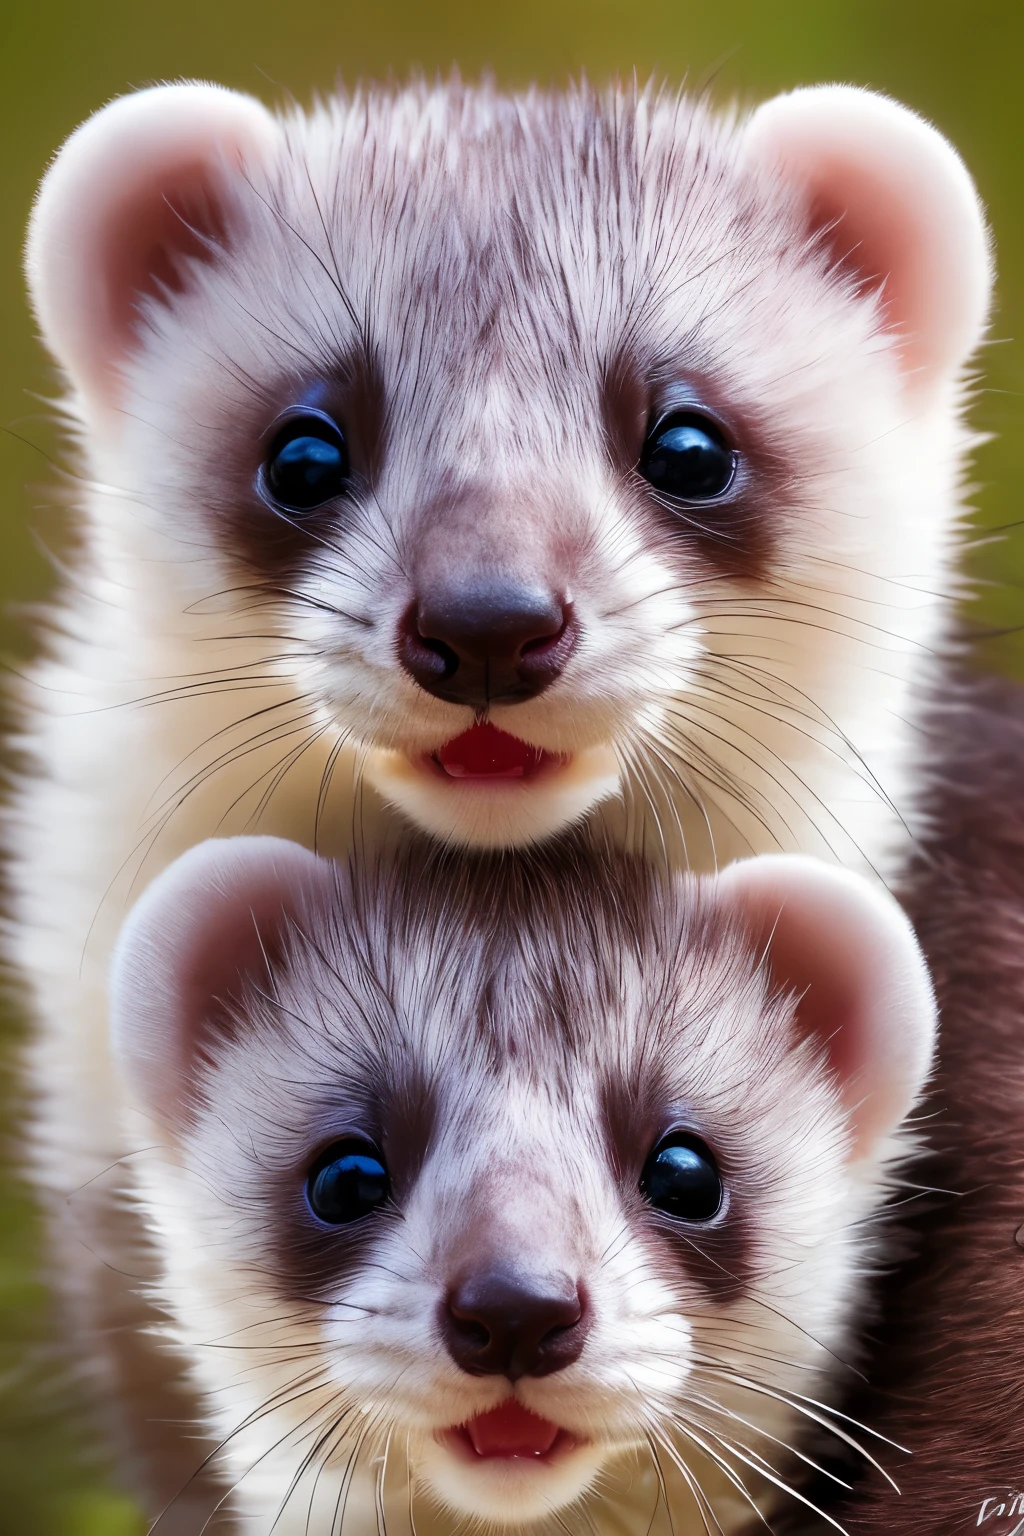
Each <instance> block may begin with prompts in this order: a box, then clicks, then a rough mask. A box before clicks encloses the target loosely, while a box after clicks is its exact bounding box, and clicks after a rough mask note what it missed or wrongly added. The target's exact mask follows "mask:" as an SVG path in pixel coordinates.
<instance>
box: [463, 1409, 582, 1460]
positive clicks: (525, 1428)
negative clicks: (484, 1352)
mask: <svg viewBox="0 0 1024 1536" xmlns="http://www.w3.org/2000/svg"><path fill="white" fill-rule="evenodd" d="M464 1427H465V1430H466V1434H467V1435H468V1436H469V1439H470V1442H471V1444H472V1446H473V1449H474V1451H476V1453H477V1455H478V1456H487V1457H490V1456H546V1455H547V1453H548V1451H550V1449H551V1447H552V1446H553V1445H554V1443H555V1441H556V1440H557V1439H558V1436H559V1428H558V1425H557V1424H552V1423H551V1422H550V1421H549V1420H548V1419H540V1418H538V1417H537V1415H536V1414H535V1413H530V1411H529V1409H527V1408H523V1407H521V1406H520V1404H519V1403H517V1402H516V1401H515V1399H514V1398H510V1399H509V1401H508V1402H507V1403H502V1405H501V1407H500V1408H492V1409H491V1411H490V1413H482V1414H481V1415H480V1417H479V1418H477V1419H470V1421H469V1423H468V1424H467V1425H465V1426H464Z"/></svg>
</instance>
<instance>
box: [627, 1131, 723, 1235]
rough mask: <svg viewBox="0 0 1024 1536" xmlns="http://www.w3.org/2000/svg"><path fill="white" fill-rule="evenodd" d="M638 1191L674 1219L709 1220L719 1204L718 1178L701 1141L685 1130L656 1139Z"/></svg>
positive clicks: (720, 1192) (719, 1185)
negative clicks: (662, 1139) (656, 1142)
mask: <svg viewBox="0 0 1024 1536" xmlns="http://www.w3.org/2000/svg"><path fill="white" fill-rule="evenodd" d="M640 1192H641V1194H643V1195H644V1196H645V1198H646V1199H648V1200H649V1201H650V1203H651V1204H652V1205H653V1206H654V1208H655V1210H657V1211H664V1212H665V1215H666V1216H674V1217H675V1219H676V1220H677V1221H710V1220H711V1218H712V1216H715V1215H717V1214H718V1212H719V1211H720V1210H721V1207H722V1180H721V1178H720V1177H719V1174H718V1169H717V1168H716V1167H715V1160H714V1158H713V1157H712V1156H711V1153H710V1152H709V1151H708V1148H707V1147H706V1146H705V1145H704V1143H703V1142H702V1141H701V1140H700V1139H699V1138H698V1137H696V1136H690V1135H689V1134H687V1133H686V1132H685V1131H676V1132H673V1134H672V1135H671V1136H666V1137H665V1139H664V1141H659V1142H658V1145H657V1146H656V1147H655V1149H654V1151H653V1152H652V1153H651V1155H650V1157H649V1158H648V1159H647V1162H646V1164H645V1165H644V1171H643V1173H642V1174H641V1176H640Z"/></svg>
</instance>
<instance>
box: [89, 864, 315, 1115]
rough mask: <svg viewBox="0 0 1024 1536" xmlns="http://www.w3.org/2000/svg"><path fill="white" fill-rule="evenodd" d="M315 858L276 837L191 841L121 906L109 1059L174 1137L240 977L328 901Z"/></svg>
mask: <svg viewBox="0 0 1024 1536" xmlns="http://www.w3.org/2000/svg"><path fill="white" fill-rule="evenodd" d="M336 881H337V871H336V868H335V866H334V865H333V864H331V863H330V862H329V861H328V860H326V859H319V858H317V857H316V855H315V854H312V853H309V852H307V850H306V849H305V848H300V847H299V845H298V844H297V843H290V842H286V841H285V840H284V839H283V838H277V837H236V838H224V839H211V840H210V841H209V842H205V843H200V844H199V846H198V847H196V848H192V849H190V850H189V852H188V853H185V854H183V855H182V856H181V858H179V859H178V860H176V862H175V863H173V864H172V865H171V866H170V867H169V868H168V869H166V870H164V872H163V873H162V874H160V875H158V876H157V878H156V879H155V880H154V881H153V883H152V884H151V885H150V886H149V887H148V888H147V889H146V891H145V892H144V893H143V895H142V896H141V897H140V899H139V901H138V902H137V903H136V905H135V907H134V908H133V909H132V911H131V912H130V913H129V915H128V918H127V920H126V922H125V924H124V927H123V928H122V930H121V933H120V936H119V938H118V941H117V944H116V946H115V949H114V955H113V960H112V963H111V972H110V1027H111V1039H112V1046H113V1051H114V1056H115V1059H116V1060H117V1062H118V1065H119V1067H120V1069H121V1072H122V1074H123V1076H124V1078H125V1080H126V1083H127V1086H128V1088H129V1091H130V1093H131V1095H132V1097H133V1099H134V1101H135V1102H136V1104H137V1105H138V1106H139V1107H141V1108H143V1109H145V1110H146V1111H147V1112H148V1113H149V1114H151V1115H152V1116H153V1118H154V1119H156V1120H158V1121H160V1122H162V1123H163V1124H164V1125H165V1126H167V1127H168V1129H170V1130H171V1131H172V1133H175V1132H177V1131H180V1130H181V1129H182V1128H183V1127H184V1126H186V1125H187V1124H188V1121H189V1117H190V1114H191V1111H192V1108H193V1104H194V1098H193V1085H194V1080H195V1070H196V1066H197V1063H198V1061H199V1059H200V1057H201V1054H202V1051H203V1047H204V1042H205V1043H207V1044H208V1043H209V1040H210V1037H211V1033H215V1032H216V1029H217V1028H218V1024H219V1023H222V1021H223V1017H224V1006H225V1004H226V1003H227V1002H228V1001H229V1000H230V999H231V998H233V997H234V998H237V997H238V995H239V992H240V990H241V988H242V986H243V985H244V983H245V981H246V980H247V979H248V980H249V981H255V982H256V983H257V985H258V984H260V983H261V982H263V983H264V984H266V982H267V980H268V972H267V964H268V960H272V958H273V956H274V954H275V953H276V952H277V951H278V950H279V948H280V945H281V943H282V941H283V940H284V939H285V937H286V935H287V933H288V931H289V929H290V928H291V927H292V926H293V925H296V924H297V925H299V926H301V925H302V921H303V914H304V913H305V912H306V911H307V910H308V909H309V905H310V904H311V903H316V902H317V901H318V900H319V901H320V903H321V904H322V902H323V900H324V897H325V894H326V895H327V896H328V899H330V898H331V897H333V895H334V893H335V888H336Z"/></svg>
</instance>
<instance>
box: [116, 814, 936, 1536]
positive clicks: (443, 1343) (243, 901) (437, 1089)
mask: <svg viewBox="0 0 1024 1536" xmlns="http://www.w3.org/2000/svg"><path fill="white" fill-rule="evenodd" d="M111 1006H112V1027H113V1032H114V1043H115V1054H116V1056H117V1059H118V1061H119V1064H120V1066H121V1068H122V1070H123V1071H124V1073H125V1079H126V1101H127V1103H128V1104H129V1105H130V1106H131V1109H132V1111H133V1113H134V1114H136V1115H138V1116H139V1117H140V1124H139V1125H138V1126H137V1127H135V1129H134V1132H133V1133H134V1134H137V1135H143V1134H144V1135H145V1137H146V1151H145V1153H144V1154H143V1155H141V1156H140V1157H138V1158H137V1159H135V1160H134V1161H133V1179H134V1184H135V1189H136V1196H137V1199H138V1200H139V1202H140V1205H141V1209H142V1212H143V1214H144V1216H145V1219H146V1221H147V1222H148V1224H149V1226H150V1229H151V1231H152V1233H153V1236H154V1240H155V1243H156V1246H157V1249H158V1252H159V1255H160V1261H161V1265H160V1275H159V1278H158V1280H157V1282H156V1284H155V1286H154V1288H153V1289H154V1291H155V1294H156V1296H157V1298H158V1300H159V1303H160V1304H161V1307H162V1310H163V1311H164V1313H165V1314H166V1316H167V1318H168V1321H169V1335H170V1338H171V1339H172V1340H173V1342H174V1344H175V1345H176V1347H177V1348H178V1349H179V1351H180V1352H181V1354H182V1355H183V1356H184V1357H185V1358H186V1359H187V1360H188V1361H189V1362H190V1365H191V1370H192V1375H193V1379H194V1381H195V1383H196V1385H197V1386H198V1387H199V1388H200V1390H201V1392H202V1393H203V1396H204V1399H205V1401H206V1403H207V1411H208V1414H209V1417H210V1420H211V1422H212V1428H213V1433H214V1438H215V1439H216V1440H217V1441H218V1442H219V1444H220V1446H221V1460H222V1463H223V1470H224V1472H225V1477H226V1485H227V1486H228V1487H230V1488H231V1489H232V1490H233V1493H232V1495H231V1496H230V1499H228V1496H227V1495H225V1500H226V1502H230V1504H231V1506H232V1508H233V1509H234V1510H235V1512H236V1514H237V1517H238V1519H239V1522H240V1529H241V1530H242V1531H244V1532H245V1533H246V1536H270V1533H271V1532H272V1531H273V1532H281V1533H293V1532H294V1533H296V1536H298V1533H299V1532H302V1533H310V1536H311V1533H314V1532H315V1533H321V1532H322V1533H324V1536H328V1533H333V1536H350V1533H355V1536H365V1533H366V1532H367V1531H368V1530H371V1529H374V1528H375V1527H376V1523H377V1512H378V1511H380V1517H381V1519H382V1520H386V1525H387V1529H389V1530H398V1531H401V1532H403V1533H405V1532H407V1531H414V1530H418V1531H430V1532H431V1533H445V1532H450V1531H452V1530H454V1529H458V1528H462V1524H463V1522H465V1521H467V1520H469V1521H472V1522H479V1523H482V1524H486V1526H487V1528H488V1529H496V1528H497V1529H509V1528H515V1529H520V1528H523V1527H526V1526H529V1527H530V1528H532V1529H536V1530H538V1532H540V1531H549V1530H550V1531H552V1532H554V1531H555V1530H562V1531H564V1530H574V1529H577V1528H578V1529H580V1530H600V1531H601V1532H602V1533H623V1536H633V1533H635V1536H646V1533H648V1532H650V1531H654V1530H657V1531H661V1530H664V1531H666V1532H667V1531H669V1530H672V1531H676V1532H681V1531H687V1532H689V1531H698V1530H701V1529H704V1528H705V1526H706V1524H708V1523H710V1524H711V1525H712V1527H713V1528H717V1529H718V1530H720V1531H721V1532H722V1533H723V1536H732V1533H733V1532H736V1531H739V1530H743V1529H746V1528H747V1527H748V1526H749V1523H750V1521H751V1520H754V1521H755V1522H756V1520H757V1518H758V1516H759V1514H769V1513H771V1512H772V1511H773V1510H775V1509H776V1508H777V1507H779V1506H780V1505H785V1504H786V1503H787V1502H789V1500H788V1499H787V1497H786V1494H787V1491H788V1489H789V1487H790V1484H791V1480H792V1479H793V1477H794V1475H795V1470H797V1469H798V1468H799V1462H798V1457H799V1454H800V1452H799V1446H800V1442H801V1439H802V1438H805V1431H806V1430H807V1429H808V1428H811V1429H817V1428H818V1427H819V1426H821V1425H828V1426H829V1427H830V1429H831V1430H832V1432H833V1433H834V1434H835V1435H836V1436H837V1437H838V1438H839V1439H840V1440H841V1441H842V1443H843V1444H849V1443H851V1435H850V1430H849V1426H848V1425H847V1424H846V1423H844V1421H843V1420H842V1418H835V1417H833V1416H832V1414H831V1413H830V1411H829V1406H828V1405H829V1404H830V1403H832V1402H834V1400H835V1397H836V1395H837V1393H839V1392H841V1391H842V1390H843V1389H844V1388H848V1386H849V1378H850V1376H851V1375H852V1374H853V1373H852V1371H851V1370H849V1369H847V1371H846V1372H845V1374H844V1371H843V1369H842V1366H841V1362H845V1363H846V1366H847V1367H848V1368H849V1367H850V1366H851V1365H852V1361H853V1359H854V1357H855V1354H856V1350H857V1320H858V1316H859V1310H860V1305H861V1292H862V1288H863V1284H864V1281H865V1278H866V1276H868V1275H869V1274H870V1273H871V1272H872V1270H873V1269H874V1268H875V1267H876V1266H877V1265H878V1264H879V1262H880V1261H881V1259H882V1256H883V1254H884V1251H885V1243H884V1239H883V1237H882V1236H881V1234H880V1233H879V1232H878V1231H876V1230H875V1227H874V1223H873V1218H874V1216H875V1214H876V1212H877V1210H878V1208H879V1206H880V1205H882V1204H883V1203H884V1201H885V1199H886V1197H887V1195H888V1193H889V1191H890V1189H891V1187H892V1183H893V1179H894V1178H895V1177H896V1176H897V1174H898V1167H899V1162H900V1159H901V1157H902V1156H904V1155H905V1154H906V1151H907V1149H908V1143H907V1142H906V1141H905V1140H904V1132H903V1131H902V1129H901V1126H902V1122H903V1120H904V1118H905V1115H906V1112H907V1111H908V1109H909V1108H910V1107H911V1106H912V1104H913V1103H914V1101H915V1099H916V1098H917V1096H918V1093H919V1090H920V1088H921V1085H922V1083H923V1081H924V1079H925V1076H926V1074H927V1071H928V1067H929V1063H930V1059H931V1053H932V1044H933V1036H934V1029H935V1024H936V1014H935V1007H934V999H933V995H932V990H931V983H930V980H929V978H928V974H927V970H926V968H925V966H924V963H923V960H922V957H921V954H920V951H919V949H918V946H917V944H916V941H915V939H914V937H913V934H912V930H911V929H910V926H909V923H908V922H907V920H906V918H905V917H904V916H903V914H902V912H901V911H900V910H899V908H898V907H897V905H896V903H895V901H893V900H892V898H889V897H887V896H884V895H882V894H880V893H877V892H875V891H874V890H872V889H871V888H870V887H869V886H868V885H867V883H866V882H864V881H861V880H860V879H858V878H857V877H854V876H852V875H850V874H847V873H844V872H840V871H837V870H833V869H829V868H826V867H825V866H823V865H819V864H817V863H816V862H815V861H813V860H807V859H800V858H794V857H780V858H775V859H763V860H760V859H755V860H751V861H747V862H745V863H742V864H739V865H736V866H733V867H732V869H730V870H729V871H727V872H726V873H725V874H724V875H723V876H722V877H721V878H720V879H719V880H717V881H715V880H711V879H705V880H703V881H699V880H698V879H696V878H694V877H685V876H679V875H677V876H674V877H672V876H663V875H660V874H657V873H655V872H653V871H652V869H651V868H650V867H649V866H646V865H644V864H643V863H641V862H640V861H639V860H637V859H635V858H631V857H629V856H627V855H624V854H617V855H615V854H611V855H608V856H607V857H606V856H604V855H601V854H595V853H594V851H593V850H592V849H591V848H589V847H588V846H587V845H586V843H585V842H577V843H576V844H575V845H570V846H569V847H567V848H559V847H555V848H554V849H553V850H552V851H551V854H550V855H548V856H545V857H543V858H538V859H537V860H536V862H534V863H529V862H527V863H526V864H525V865H513V866H511V867H510V865H509V863H508V861H505V862H504V863H502V862H496V863H493V864H490V865H488V864H487V863H486V862H484V863H480V862H479V861H475V862H474V861H472V860H467V859H464V858H463V859H461V860H460V859H449V860H447V861H445V860H442V859H439V858H438V856H437V854H436V853H435V852H433V851H431V850H426V851H424V850H413V851H412V852H411V853H407V854H406V855H405V856H403V857H402V858H401V859H400V860H399V861H398V862H397V863H395V864H392V865H384V866H377V867H376V868H371V867H367V866H360V864H359V863H358V862H352V863H350V864H349V865H348V866H347V867H338V866H334V865H331V864H329V863H327V862H326V861H323V860H317V859H316V858H314V857H313V856H312V855H310V854H308V853H307V852H305V851H304V850H301V849H299V848H298V847H296V846H295V845H294V844H289V843H285V842H282V841H280V840H277V839H268V838H248V839H236V840H229V841H214V842H211V843H207V844H203V845H201V846H200V847H199V848H197V849H194V850H192V851H191V852H190V853H188V854H186V855H185V856H183V858H182V859H181V860H179V861H178V862H177V863H176V864H175V865H173V866H172V867H171V868H170V869H169V870H168V871H167V872H166V873H165V874H164V875H162V876H161V877H160V878H159V879H158V880H156V881H155V882H154V883H153V884H152V885H151V886H150V888H149V890H148V891H147V893H146V895H145V896H144V897H143V898H142V900H141V901H140V902H139V903H138V904H137V906H136V908H135V909H134V911H133V913H132V915H131V917H130V919H129V921H128V923H127V925H126V930H125V933H124V935H123V936H122V938H121V940H120V941H119V944H118V947H117V950H116V953H115V959H114V967H113V975H112V1001H111ZM855 1438H856V1437H855V1436H853V1437H852V1439H853V1441H855ZM183 1492H185V1493H187V1492H188V1490H183ZM798 1497H799V1496H798ZM668 1506H670V1508H669V1507H668ZM196 1528H197V1529H198V1526H197V1527H196ZM163 1529H164V1526H163V1525H162V1523H161V1522H158V1524H157V1526H156V1531H157V1532H161V1531H162V1530H163Z"/></svg>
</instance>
